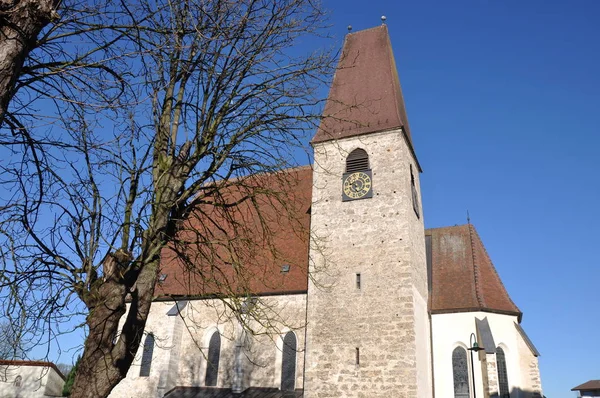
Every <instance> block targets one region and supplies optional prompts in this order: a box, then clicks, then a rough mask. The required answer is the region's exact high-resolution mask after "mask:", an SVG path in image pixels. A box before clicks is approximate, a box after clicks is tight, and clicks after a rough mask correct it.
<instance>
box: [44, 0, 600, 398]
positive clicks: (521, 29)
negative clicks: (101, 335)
mask: <svg viewBox="0 0 600 398" xmlns="http://www.w3.org/2000/svg"><path fill="white" fill-rule="evenodd" d="M323 3H324V6H325V7H326V8H328V9H329V11H330V13H331V22H332V27H331V33H332V34H333V35H334V36H336V38H337V39H336V41H334V42H333V43H330V44H333V45H334V46H335V48H339V47H340V46H341V42H342V39H343V37H344V35H345V33H346V27H347V25H352V26H353V29H354V31H357V30H360V29H364V28H370V27H373V26H375V25H379V24H380V23H381V22H380V19H379V18H380V16H381V15H386V16H387V24H388V28H389V32H390V35H391V40H392V45H393V47H394V52H395V58H396V64H397V66H398V69H399V73H400V80H401V83H402V88H403V92H404V98H405V102H406V105H407V111H408V117H409V121H410V125H411V131H412V135H413V140H414V144H415V149H416V152H417V155H418V157H419V161H420V163H421V165H422V166H423V170H424V173H423V174H422V175H421V184H422V196H423V207H424V215H425V223H426V226H427V227H438V226H445V225H454V224H463V223H465V222H466V215H467V210H468V211H469V213H470V216H471V221H472V223H473V224H474V225H475V226H476V228H477V230H478V232H479V234H480V235H481V237H482V239H483V241H484V244H485V245H486V247H487V250H488V252H489V254H490V256H491V258H492V260H493V261H494V263H495V265H496V268H497V270H498V272H499V274H500V276H501V277H502V279H503V281H504V283H505V286H506V288H507V289H508V291H509V293H510V294H511V296H512V298H513V300H514V301H515V302H516V304H517V305H518V306H519V307H520V309H521V310H522V311H523V312H524V317H523V326H524V328H525V330H526V331H527V332H528V333H529V335H530V337H531V339H532V340H533V341H534V343H535V344H536V345H537V347H538V349H539V351H540V352H541V353H542V357H541V358H540V364H541V371H542V382H543V386H544V392H545V395H546V396H548V397H549V398H555V397H565V396H569V397H571V396H574V393H572V392H570V389H571V388H572V387H573V386H575V385H578V384H580V383H583V382H584V381H587V380H589V379H597V378H600V366H598V358H600V345H598V344H596V340H597V335H598V330H600V316H599V310H598V307H599V304H600V295H599V294H598V280H599V279H600V267H599V266H598V256H596V253H595V248H596V247H597V246H598V243H597V240H598V238H599V232H598V228H597V224H600V210H599V208H598V204H599V203H600V185H599V183H598V180H599V179H598V177H597V176H596V173H597V172H598V171H599V170H600V157H599V156H596V151H597V148H598V146H600V145H599V144H600V134H598V133H599V131H598V130H599V129H598V127H597V125H598V123H597V120H596V119H597V117H598V116H600V76H599V74H598V72H599V71H600V44H599V43H600V24H598V23H597V22H596V20H597V18H598V15H600V2H597V1H594V0H579V1H577V2H568V1H565V0H563V1H552V0H525V1H523V0H521V1H517V0H494V1H483V0H479V1H475V0H471V1H466V0H464V1H462V0H458V1H447V0H443V1H442V0H437V1H422V2H409V1H403V2H400V1H398V2H392V1H382V0H370V1H361V2H359V1H355V0H344V1H342V0H323ZM75 340H78V339H77V338H75ZM72 354H73V352H72V351H71V352H63V353H62V355H61V357H60V362H70V357H71V355H72ZM51 359H53V360H55V359H56V358H51Z"/></svg>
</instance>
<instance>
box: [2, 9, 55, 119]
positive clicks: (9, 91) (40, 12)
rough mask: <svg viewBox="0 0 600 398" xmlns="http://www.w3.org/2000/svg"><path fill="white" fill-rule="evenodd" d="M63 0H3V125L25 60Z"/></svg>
mask: <svg viewBox="0 0 600 398" xmlns="http://www.w3.org/2000/svg"><path fill="white" fill-rule="evenodd" d="M59 3H60V0H0V126H1V125H2V123H3V122H4V117H5V115H6V111H7V109H8V104H9V103H10V100H11V99H12V98H13V96H14V94H15V83H16V82H17V79H18V78H19V76H20V74H21V69H22V67H23V63H24V62H25V59H26V58H27V55H28V54H29V52H30V51H31V50H32V49H33V48H34V47H35V43H36V40H37V36H38V34H39V33H40V32H41V31H42V29H43V28H44V27H45V26H46V25H48V23H49V22H50V21H51V20H52V19H53V18H54V17H55V16H56V15H57V14H56V7H57V6H58V4H59Z"/></svg>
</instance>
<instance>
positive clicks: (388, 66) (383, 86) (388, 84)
mask: <svg viewBox="0 0 600 398" xmlns="http://www.w3.org/2000/svg"><path fill="white" fill-rule="evenodd" d="M399 128H402V130H403V132H404V134H405V136H406V140H407V142H408V145H409V147H410V149H411V151H412V153H413V156H414V157H415V159H416V155H415V152H414V149H413V144H412V138H411V134H410V127H409V125H408V118H407V117H406V109H405V106H404V99H403V97H402V89H401V87H400V80H399V78H398V71H397V69H396V62H395V60H394V54H393V52H392V45H391V43H390V37H389V35H388V30H387V26H386V25H382V26H378V27H375V28H371V29H367V30H363V31H360V32H356V33H350V34H348V35H347V36H346V40H345V41H344V47H343V49H342V55H341V58H340V61H339V63H338V67H337V70H336V73H335V76H334V78H333V83H332V84H331V88H330V91H329V96H328V98H327V103H326V104H325V110H324V111H323V119H322V120H321V124H320V126H319V129H318V130H317V133H316V134H315V136H314V137H313V139H312V143H318V142H324V141H330V140H335V139H341V138H347V137H353V136H357V135H362V134H368V133H374V132H379V131H386V130H392V129H399Z"/></svg>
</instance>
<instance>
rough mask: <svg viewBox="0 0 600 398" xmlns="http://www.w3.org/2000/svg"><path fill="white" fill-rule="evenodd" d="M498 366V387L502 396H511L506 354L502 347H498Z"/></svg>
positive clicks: (503, 397) (506, 397)
mask: <svg viewBox="0 0 600 398" xmlns="http://www.w3.org/2000/svg"><path fill="white" fill-rule="evenodd" d="M496 368H497V369H498V388H499V389H500V398H508V397H510V390H509V389H508V372H507V371H506V355H504V350H503V349H502V348H501V347H498V348H496Z"/></svg>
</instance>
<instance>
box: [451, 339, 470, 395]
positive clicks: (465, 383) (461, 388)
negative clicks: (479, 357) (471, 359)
mask: <svg viewBox="0 0 600 398" xmlns="http://www.w3.org/2000/svg"><path fill="white" fill-rule="evenodd" d="M452 373H453V375H454V398H469V396H470V395H469V364H468V362H467V350H465V349H464V348H462V347H456V348H455V349H454V351H452Z"/></svg>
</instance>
